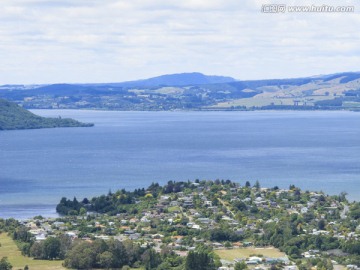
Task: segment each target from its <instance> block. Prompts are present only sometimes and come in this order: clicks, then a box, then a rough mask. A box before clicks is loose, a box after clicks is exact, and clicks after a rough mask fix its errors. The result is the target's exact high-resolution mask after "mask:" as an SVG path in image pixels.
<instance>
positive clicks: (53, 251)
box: [44, 237, 61, 260]
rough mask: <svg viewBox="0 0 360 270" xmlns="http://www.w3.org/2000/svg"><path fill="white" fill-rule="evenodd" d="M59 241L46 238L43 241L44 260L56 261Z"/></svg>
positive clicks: (58, 252)
mask: <svg viewBox="0 0 360 270" xmlns="http://www.w3.org/2000/svg"><path fill="white" fill-rule="evenodd" d="M60 246H61V243H60V240H59V239H58V238H55V237H48V238H47V239H46V240H45V241H44V258H45V259H50V260H53V259H56V258H59V255H60Z"/></svg>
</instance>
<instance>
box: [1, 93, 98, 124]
mask: <svg viewBox="0 0 360 270" xmlns="http://www.w3.org/2000/svg"><path fill="white" fill-rule="evenodd" d="M90 126H93V124H85V123H80V122H78V121H76V120H73V119H70V118H66V119H62V118H45V117H41V116H38V115H35V114H33V113H31V112H29V111H28V110H25V109H24V108H22V107H20V106H18V105H17V104H15V103H13V102H9V101H7V100H4V99H0V130H7V129H34V128H55V127H90Z"/></svg>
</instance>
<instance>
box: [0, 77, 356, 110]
mask: <svg viewBox="0 0 360 270" xmlns="http://www.w3.org/2000/svg"><path fill="white" fill-rule="evenodd" d="M359 93H360V72H346V73H337V74H330V75H319V76H312V77H305V78H290V79H273V80H248V81H238V80H235V79H234V78H231V77H224V76H208V75H204V74H201V73H181V74H170V75H163V76H159V77H154V78H149V79H146V80H137V81H128V82H118V83H98V84H86V83H84V84H52V85H4V86H0V97H3V98H6V99H9V100H12V101H15V102H17V103H18V104H21V105H22V106H23V107H25V108H66V109H69V108H70V109H80V108H86V109H105V110H174V109H183V110H184V109H185V110H188V109H197V110H199V109H201V110H229V109H231V110H233V109H236V110H239V109H241V110H243V109H351V110H358V109H359V108H360V100H359Z"/></svg>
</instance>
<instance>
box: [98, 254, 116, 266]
mask: <svg viewBox="0 0 360 270" xmlns="http://www.w3.org/2000/svg"><path fill="white" fill-rule="evenodd" d="M99 264H100V266H101V267H103V268H105V269H110V268H111V267H112V265H113V254H112V253H111V252H109V251H104V252H103V253H101V254H100V256H99Z"/></svg>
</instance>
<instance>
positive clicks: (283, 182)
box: [0, 110, 360, 218]
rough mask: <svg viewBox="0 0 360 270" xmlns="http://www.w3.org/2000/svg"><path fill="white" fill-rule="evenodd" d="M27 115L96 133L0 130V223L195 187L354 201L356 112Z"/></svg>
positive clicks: (357, 184)
mask: <svg viewBox="0 0 360 270" xmlns="http://www.w3.org/2000/svg"><path fill="white" fill-rule="evenodd" d="M34 112H35V113H37V114H39V115H43V116H53V117H57V116H59V115H61V116H62V117H73V118H75V119H77V120H80V121H84V122H93V123H95V127H92V128H61V129H39V130H19V131H1V132H0V217H16V218H26V217H32V216H34V215H38V214H42V215H44V216H54V215H55V214H56V213H55V205H56V203H58V202H59V200H60V199H61V197H63V196H66V197H68V198H73V197H74V196H76V197H77V198H78V199H82V198H84V197H88V198H90V197H91V196H94V195H101V194H104V193H107V192H108V191H109V190H110V189H111V190H112V191H114V190H117V189H122V188H125V189H134V188H138V187H147V186H149V185H150V184H151V182H159V183H162V184H163V183H166V182H167V181H168V180H178V181H181V180H188V179H189V180H195V179H197V178H198V179H217V178H219V179H231V180H233V181H236V182H239V183H241V184H244V183H245V181H247V180H249V181H250V182H251V183H252V184H253V183H255V181H256V180H259V181H260V183H261V185H262V186H264V187H273V186H275V185H277V186H279V187H289V185H290V184H295V185H296V186H300V187H301V188H303V189H309V190H323V191H325V192H327V193H330V194H339V193H340V192H342V191H346V192H348V194H349V196H348V197H349V198H350V199H354V200H355V199H356V200H359V199H360V113H353V112H294V111H287V112H284V111H279V112H276V111H259V112H104V111H76V110H36V111H34Z"/></svg>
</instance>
